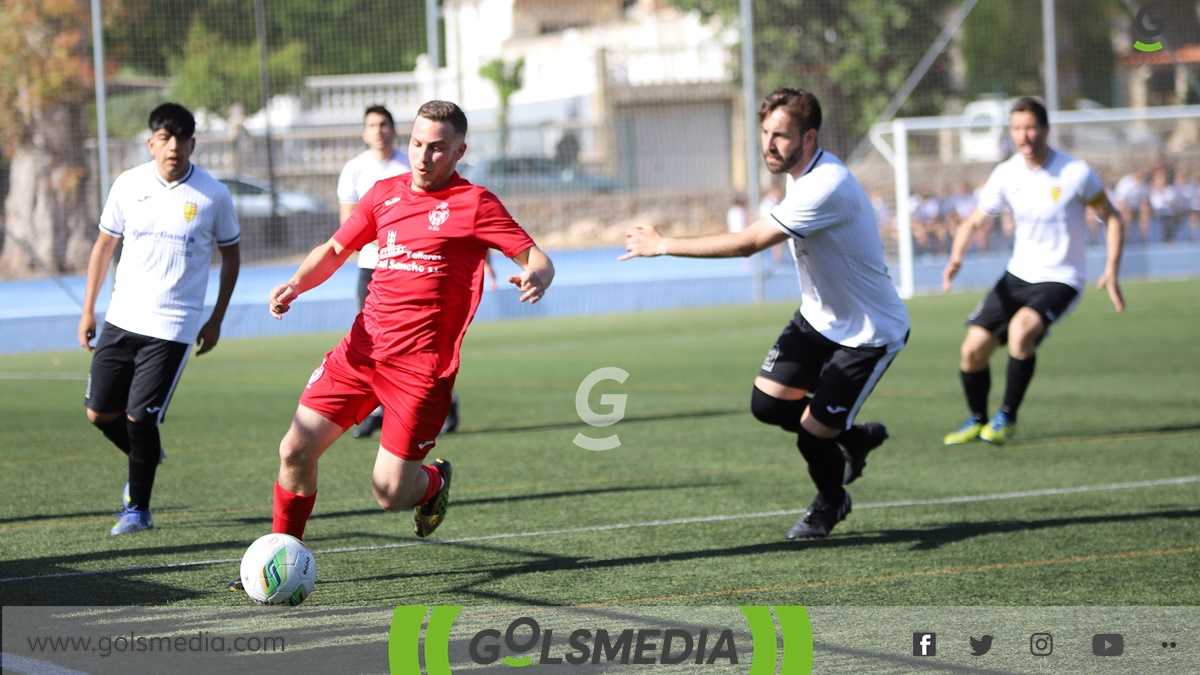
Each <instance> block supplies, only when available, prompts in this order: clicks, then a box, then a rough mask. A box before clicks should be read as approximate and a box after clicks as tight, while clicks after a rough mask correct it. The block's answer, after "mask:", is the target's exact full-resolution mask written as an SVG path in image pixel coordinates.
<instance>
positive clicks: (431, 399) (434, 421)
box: [300, 340, 454, 462]
mask: <svg viewBox="0 0 1200 675" xmlns="http://www.w3.org/2000/svg"><path fill="white" fill-rule="evenodd" d="M453 390H454V377H453V376H451V377H446V378H439V377H433V376H431V375H424V374H421V373H416V372H413V371H411V370H405V369H403V368H400V367H398V366H393V365H389V364H386V363H380V362H377V361H374V360H373V359H370V358H368V357H364V356H359V355H357V354H354V353H351V352H349V351H348V350H347V342H346V341H345V340H343V341H342V343H341V344H339V345H338V346H337V347H335V348H334V350H333V351H331V352H329V353H328V354H326V355H325V360H324V361H323V362H322V363H321V365H320V366H319V367H318V368H317V369H316V370H315V371H313V374H312V377H310V378H308V385H307V386H306V387H305V388H304V393H303V394H301V396H300V405H303V406H304V407H306V408H310V409H312V410H315V411H316V412H318V413H320V414H321V415H322V416H323V417H325V418H326V419H328V420H330V421H331V422H333V423H334V424H336V425H338V426H340V427H341V428H342V430H343V431H344V430H347V429H349V428H350V427H351V426H353V425H355V424H357V423H359V422H361V421H362V420H363V419H364V418H366V416H367V415H369V414H371V411H372V410H374V409H375V407H376V406H377V405H380V404H382V405H383V409H384V415H383V431H382V432H381V434H380V441H379V445H380V446H381V447H382V448H383V449H384V450H387V451H388V452H390V453H392V454H393V455H396V456H397V457H399V458H401V459H406V460H410V461H415V462H419V461H421V460H423V459H425V456H426V455H427V454H429V451H430V450H433V448H434V446H435V445H436V444H437V436H438V432H440V431H441V430H442V423H443V422H445V421H446V415H448V414H449V413H450V394H451V392H452V391H453Z"/></svg>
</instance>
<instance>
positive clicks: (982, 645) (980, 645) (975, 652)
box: [971, 635, 992, 656]
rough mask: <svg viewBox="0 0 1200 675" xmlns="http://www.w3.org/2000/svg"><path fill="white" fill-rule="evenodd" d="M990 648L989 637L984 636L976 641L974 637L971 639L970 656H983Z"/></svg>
mask: <svg viewBox="0 0 1200 675" xmlns="http://www.w3.org/2000/svg"><path fill="white" fill-rule="evenodd" d="M991 648H992V636H991V635H984V636H983V637H981V638H979V639H978V640H976V639H975V638H974V637H972V638H971V656H983V655H984V654H986V653H988V650H989V649H991Z"/></svg>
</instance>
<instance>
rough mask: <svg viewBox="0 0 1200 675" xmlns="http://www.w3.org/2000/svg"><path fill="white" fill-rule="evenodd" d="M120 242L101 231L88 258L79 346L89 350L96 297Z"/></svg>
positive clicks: (94, 320) (93, 328) (92, 336)
mask: <svg viewBox="0 0 1200 675" xmlns="http://www.w3.org/2000/svg"><path fill="white" fill-rule="evenodd" d="M120 242H121V240H120V239H118V238H117V237H114V236H112V235H109V234H105V233H103V232H101V233H100V236H99V237H97V238H96V243H95V244H94V245H93V246H92V255H91V257H89V258H88V268H87V291H85V293H84V296H83V312H82V313H81V314H80V317H79V346H80V347H83V348H84V349H86V350H88V351H89V352H90V351H92V350H93V347H92V339H93V338H95V337H96V298H97V297H99V295H100V287H101V286H103V285H104V277H106V276H107V275H108V266H109V264H111V263H112V259H113V254H114V253H115V252H116V250H117V244H119V243H120Z"/></svg>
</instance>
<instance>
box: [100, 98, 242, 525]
mask: <svg viewBox="0 0 1200 675" xmlns="http://www.w3.org/2000/svg"><path fill="white" fill-rule="evenodd" d="M195 131H196V120H195V119H194V118H193V117H192V114H191V113H190V112H188V111H187V109H186V108H184V107H183V106H180V105H178V104H176V103H164V104H162V105H160V106H159V107H157V108H155V109H154V111H153V112H151V113H150V139H149V140H148V141H147V144H148V145H149V148H150V154H151V155H152V156H153V158H154V159H153V161H150V162H147V163H146V164H142V165H141V166H137V167H134V168H132V169H130V170H128V171H126V172H125V173H123V174H121V175H120V176H119V177H118V178H117V180H116V182H114V183H113V186H112V190H111V192H110V193H109V196H108V202H107V203H106V204H105V205H104V212H103V213H102V214H101V216H100V234H99V236H98V237H97V239H96V244H95V246H93V247H92V255H91V258H90V260H89V261H88V271H87V294H86V297H85V298H84V305H83V314H82V316H81V317H80V319H79V344H80V345H81V346H82V347H83V348H84V349H87V350H88V351H91V352H93V356H92V366H91V371H90V372H89V373H88V384H87V392H86V393H85V394H84V400H85V405H86V406H87V416H88V420H89V421H90V422H91V423H92V424H94V425H96V427H97V428H99V429H100V431H101V432H103V433H104V435H105V436H106V437H107V438H108V439H109V440H110V441H112V443H113V445H115V446H117V448H119V449H120V450H121V452H123V453H125V454H126V455H127V456H128V457H129V465H128V466H129V482H128V483H127V484H126V485H125V493H124V495H123V496H122V502H123V505H124V508H123V509H122V511H121V513H120V514H119V519H118V520H117V523H116V525H114V526H113V527H112V529H111V530H110V532H111V533H112V534H124V533H127V532H137V531H139V530H147V529H150V528H152V527H154V521H153V520H152V519H151V518H150V493H151V491H152V490H153V489H154V475H155V473H156V471H157V468H158V463H159V460H160V458H161V456H162V442H161V440H160V438H159V432H158V425H159V424H160V423H161V422H162V421H163V418H164V417H165V416H166V413H167V405H168V404H169V403H170V402H171V395H172V394H173V393H174V392H175V386H176V385H177V384H178V383H179V376H180V375H181V374H182V373H183V367H184V365H185V364H186V363H187V358H188V350H189V345H191V344H193V343H195V344H196V345H197V346H198V347H199V349H198V350H197V351H196V355H197V356H199V355H202V354H206V353H208V352H209V351H211V350H212V348H213V347H215V346H216V345H217V341H218V340H219V339H220V337H221V321H222V320H223V319H224V318H225V310H226V309H227V308H228V307H229V299H230V297H232V295H233V287H234V284H235V283H236V282H237V276H238V269H239V268H240V266H241V254H240V251H239V247H238V242H239V241H240V240H241V228H240V226H239V225H238V220H237V214H236V213H235V212H234V209H233V198H232V197H230V196H229V190H227V189H226V188H225V186H224V185H223V184H221V182H220V181H218V180H217V179H215V178H213V177H212V176H210V175H209V174H208V173H207V172H206V171H204V170H203V169H201V168H200V167H198V166H196V165H195V164H192V163H191V161H190V158H191V155H192V151H193V150H194V149H195V147H196V139H195V138H194V134H195ZM121 242H124V243H123V248H122V252H121V260H120V263H118V265H117V274H116V282H115V283H114V285H113V291H112V299H111V301H110V302H109V306H108V312H107V313H106V314H105V317H104V329H103V330H102V331H101V332H100V337H99V338H98V339H97V340H96V346H95V349H94V350H93V348H92V345H91V341H92V339H93V338H95V337H96V298H97V296H98V295H99V294H100V288H101V286H103V284H104V277H105V275H106V273H107V271H108V266H109V263H111V262H112V258H113V254H114V252H115V251H116V249H117V244H119V243H121ZM213 246H216V247H217V249H218V250H219V251H220V253H221V274H220V286H219V289H218V292H217V299H216V303H215V304H214V306H213V311H212V314H211V315H210V316H209V318H208V320H207V321H205V322H204V323H203V324H201V319H202V317H201V314H202V312H203V310H204V294H205V291H206V289H207V287H208V272H209V263H210V262H211V261H212V253H213Z"/></svg>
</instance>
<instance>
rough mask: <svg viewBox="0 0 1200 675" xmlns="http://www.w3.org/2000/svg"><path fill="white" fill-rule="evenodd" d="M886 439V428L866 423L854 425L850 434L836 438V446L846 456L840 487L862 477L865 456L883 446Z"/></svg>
mask: <svg viewBox="0 0 1200 675" xmlns="http://www.w3.org/2000/svg"><path fill="white" fill-rule="evenodd" d="M887 439H888V432H887V427H885V426H883V423H882V422H866V423H864V424H855V425H854V426H853V427H852V428H851V430H850V433H849V434H847V433H843V434H842V435H841V436H839V437H838V445H840V446H841V447H842V454H843V455H845V456H846V473H845V475H844V476H842V485H849V484H851V483H853V482H854V481H855V480H857V479H858V477H859V476H861V475H862V473H863V469H864V468H866V466H867V455H868V454H869V453H870V452H871V451H872V450H874V449H875V448H878V447H879V446H881V445H883V442H884V441H886V440H887Z"/></svg>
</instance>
